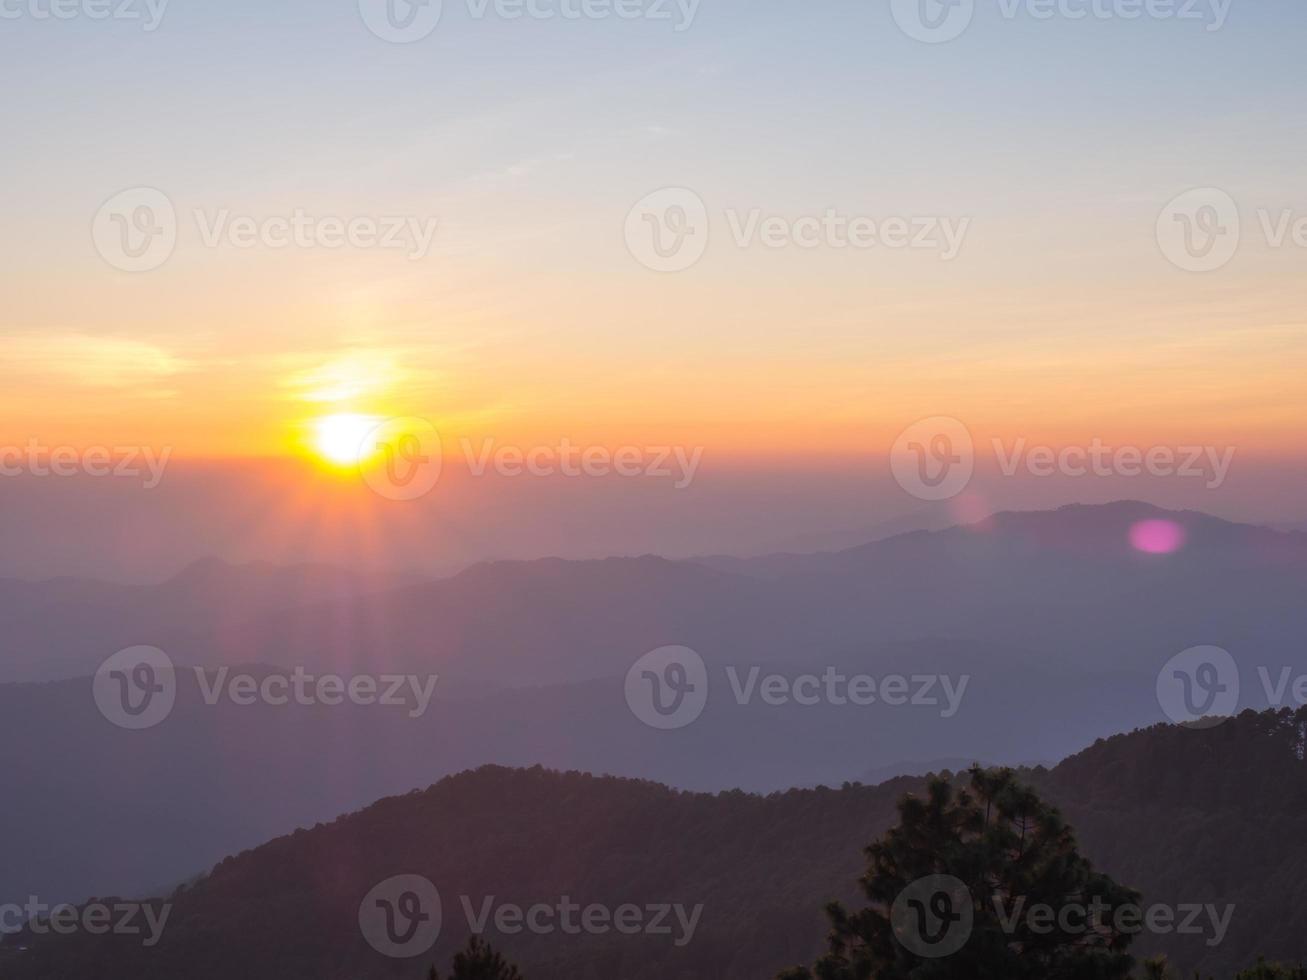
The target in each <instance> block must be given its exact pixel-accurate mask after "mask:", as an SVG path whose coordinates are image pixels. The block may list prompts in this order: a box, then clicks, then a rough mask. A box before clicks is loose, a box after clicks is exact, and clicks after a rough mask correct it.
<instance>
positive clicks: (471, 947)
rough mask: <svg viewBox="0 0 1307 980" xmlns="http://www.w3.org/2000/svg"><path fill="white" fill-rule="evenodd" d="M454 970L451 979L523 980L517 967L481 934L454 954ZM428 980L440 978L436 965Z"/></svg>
mask: <svg viewBox="0 0 1307 980" xmlns="http://www.w3.org/2000/svg"><path fill="white" fill-rule="evenodd" d="M453 971H454V972H453V973H452V974H450V980H523V977H522V974H520V973H519V972H518V971H517V967H515V966H513V965H512V964H511V963H508V962H506V961H505V960H504V958H503V957H502V956H500V955H499V954H498V953H496V952H495V951H494V950H493V949H492V948H491V947H490V946H489V945H488V944H487V943H485V942H483V941H482V940H481V938H480V937H479V936H473V937H472V938H471V939H469V940H468V942H467V948H466V949H464V950H463V951H462V952H461V953H458V954H456V955H455V956H454V966H453ZM428 980H440V974H439V973H438V972H437V971H436V968H435V967H434V966H433V967H432V968H431V973H430V974H429V975H428Z"/></svg>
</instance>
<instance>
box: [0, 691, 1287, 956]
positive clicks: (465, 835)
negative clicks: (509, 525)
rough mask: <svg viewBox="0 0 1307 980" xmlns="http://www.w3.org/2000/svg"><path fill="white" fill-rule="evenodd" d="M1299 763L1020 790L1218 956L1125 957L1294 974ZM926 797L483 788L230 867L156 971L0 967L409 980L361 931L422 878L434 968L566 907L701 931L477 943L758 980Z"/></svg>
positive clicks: (1117, 748) (1185, 754) (173, 937)
mask: <svg viewBox="0 0 1307 980" xmlns="http://www.w3.org/2000/svg"><path fill="white" fill-rule="evenodd" d="M1305 745H1307V712H1304V711H1301V710H1300V711H1297V712H1289V711H1287V710H1286V711H1282V712H1278V713H1269V712H1268V713H1262V714H1257V713H1253V712H1245V713H1243V714H1242V715H1241V716H1239V717H1238V718H1235V719H1231V720H1229V721H1227V722H1225V723H1224V724H1222V725H1220V726H1218V727H1216V728H1212V729H1208V730H1191V729H1185V728H1178V727H1169V726H1155V727H1153V728H1150V729H1147V730H1141V731H1136V732H1134V733H1132V734H1129V735H1121V736H1116V737H1113V738H1110V739H1107V740H1104V741H1101V742H1098V743H1096V744H1095V745H1093V746H1092V747H1091V748H1089V749H1087V750H1086V751H1084V752H1082V753H1079V754H1077V755H1076V756H1074V757H1072V758H1070V759H1068V760H1066V761H1065V762H1063V763H1061V764H1060V765H1058V766H1057V767H1055V768H1054V769H1052V770H1046V769H1036V770H1026V771H1023V772H1022V773H1021V774H1020V775H1021V778H1022V779H1024V780H1026V781H1028V782H1031V783H1032V784H1033V785H1034V786H1035V788H1036V789H1037V790H1038V791H1039V792H1040V793H1041V794H1042V795H1044V796H1045V797H1046V798H1048V799H1050V800H1052V801H1053V802H1054V803H1056V804H1058V805H1060V807H1061V808H1062V809H1063V811H1064V814H1065V815H1066V817H1067V818H1068V819H1069V821H1070V822H1071V824H1072V825H1073V827H1074V828H1076V830H1077V832H1078V836H1079V838H1080V842H1081V847H1082V850H1083V851H1084V852H1085V853H1086V854H1087V856H1089V857H1090V858H1091V859H1092V860H1093V861H1094V863H1095V865H1096V866H1097V867H1099V868H1100V869H1102V870H1104V871H1106V872H1107V873H1109V874H1111V875H1112V876H1113V877H1115V878H1116V879H1117V880H1119V881H1121V882H1123V883H1125V884H1128V885H1130V886H1132V887H1134V888H1137V889H1139V890H1140V891H1141V892H1142V903H1141V904H1142V905H1143V906H1144V907H1150V906H1153V905H1165V906H1168V907H1170V908H1172V909H1178V910H1180V914H1184V910H1185V909H1187V908H1188V907H1189V906H1191V905H1198V906H1203V907H1207V906H1211V907H1212V908H1215V909H1219V910H1220V915H1219V916H1218V917H1219V918H1222V919H1223V920H1224V922H1225V923H1226V927H1225V928H1224V930H1223V931H1221V932H1220V934H1219V941H1217V942H1213V940H1214V939H1217V933H1216V932H1215V931H1214V930H1213V929H1212V928H1211V927H1210V921H1211V920H1210V919H1207V918H1203V919H1201V920H1196V921H1199V922H1200V923H1201V924H1200V926H1199V927H1198V928H1196V929H1195V931H1193V932H1192V933H1189V932H1186V933H1184V934H1179V933H1177V932H1175V931H1174V930H1171V931H1170V932H1169V934H1165V935H1163V934H1154V933H1151V932H1145V934H1144V935H1143V936H1142V937H1141V938H1140V939H1139V941H1138V943H1137V947H1136V951H1137V952H1138V953H1139V954H1140V955H1144V954H1152V953H1158V952H1165V953H1166V954H1168V955H1169V956H1170V958H1171V961H1172V963H1173V964H1176V965H1177V966H1182V967H1184V968H1185V969H1196V970H1201V971H1202V974H1203V975H1204V976H1207V975H1209V974H1212V975H1215V976H1218V977H1223V978H1224V977H1229V976H1232V975H1233V973H1234V972H1235V970H1236V969H1237V968H1241V967H1244V966H1247V965H1249V964H1250V963H1251V962H1252V961H1253V960H1254V959H1255V958H1256V956H1257V954H1259V953H1265V954H1268V955H1270V956H1272V957H1282V958H1286V959H1288V958H1292V957H1294V956H1296V955H1297V954H1299V953H1300V952H1301V935H1302V931H1303V929H1304V928H1305V927H1307V884H1304V882H1307V807H1304V804H1307V780H1305V779H1304V765H1305V763H1304V759H1303V754H1304V746H1305ZM923 785H924V784H923V782H922V780H920V779H914V778H907V777H904V778H900V779H896V780H892V781H890V782H888V783H885V784H883V785H880V786H875V787H868V786H862V785H859V784H847V785H845V786H844V787H843V788H841V789H838V790H836V789H826V788H817V789H809V790H791V791H788V792H785V793H780V794H773V795H770V796H767V797H762V796H757V795H752V794H745V793H739V792H727V793H721V794H716V795H706V794H698V793H685V792H678V791H676V790H673V789H670V788H668V787H665V786H661V785H657V784H654V783H651V782H647V781H636V780H627V779H615V778H601V777H595V776H591V775H584V774H578V773H559V772H554V771H549V770H545V769H541V768H538V767H536V768H532V769H526V770H522V769H516V770H515V769H505V768H501V767H486V768H482V769H479V770H477V771H474V772H466V773H463V774H460V775H457V776H453V777H449V778H446V779H444V780H442V781H441V782H439V783H437V784H436V785H434V786H432V787H430V788H429V789H426V790H423V791H420V792H417V791H415V792H411V793H408V794H405V795H403V796H396V797H392V798H388V799H384V800H382V801H380V802H378V803H376V804H374V805H372V806H370V807H368V808H366V809H364V810H362V811H359V812H357V813H353V814H350V815H348V816H345V817H342V818H340V819H338V820H335V821H333V822H331V823H329V824H321V825H318V826H316V827H314V828H313V829H311V830H305V831H299V832H296V833H294V834H291V835H290V836H286V837H281V838H279V839H277V840H274V841H272V842H270V843H268V844H266V845H264V846H261V847H259V848H257V849H255V850H252V851H249V852H246V853H243V854H240V855H237V856H235V857H232V858H229V859H227V860H224V861H222V862H221V863H220V864H218V866H217V867H216V868H214V869H213V871H212V872H211V873H210V874H208V875H206V876H204V877H203V878H201V879H199V880H198V881H195V882H193V883H191V884H189V885H187V886H184V887H182V888H180V889H178V890H176V892H175V893H173V894H172V895H171V896H168V897H167V898H168V901H169V902H170V903H171V911H170V916H169V919H168V922H167V926H166V928H165V931H164V933H163V938H162V940H161V941H160V942H159V943H158V944H157V945H156V946H154V947H153V948H145V947H144V946H143V945H142V943H141V942H140V940H139V938H134V937H123V936H112V935H111V936H104V937H94V936H88V935H84V934H79V935H74V936H68V937H55V936H46V937H41V936H33V935H30V934H29V935H22V936H18V937H14V938H13V939H11V940H10V941H9V943H7V944H6V946H5V947H3V949H5V950H6V951H7V952H6V953H4V954H3V956H0V964H3V975H4V976H6V977H9V978H13V980H26V978H35V977H42V978H46V977H56V976H58V977H65V976H66V977H73V976H97V977H102V978H105V980H118V978H122V980H128V978H130V980H152V978H160V980H162V978H170V977H174V976H179V975H185V976H188V977H195V978H213V980H217V978H227V977H232V976H241V977H246V978H248V980H264V978H267V980H281V978H283V977H287V976H297V977H300V976H302V977H309V976H313V977H328V978H338V977H339V978H343V977H358V978H382V977H419V976H422V975H424V969H425V965H424V960H422V959H412V960H410V959H403V960H400V959H391V958H388V957H386V956H383V955H381V954H380V953H378V952H377V951H376V950H375V949H374V948H373V947H372V946H370V945H369V943H368V942H367V941H366V939H365V937H364V936H363V934H362V932H361V930H360V927H359V924H358V922H359V908H360V905H361V903H362V902H363V899H364V898H365V897H366V896H369V895H370V894H371V893H372V892H373V890H374V888H375V887H376V886H377V885H378V883H380V882H383V881H385V880H386V879H388V878H391V877H392V876H397V875H417V876H421V877H423V878H425V879H427V880H428V881H429V882H431V883H432V884H433V885H434V886H435V887H436V888H437V890H438V892H439V895H440V903H441V908H442V915H441V928H440V931H439V938H438V940H437V941H436V942H435V944H434V946H432V948H431V949H430V950H429V951H423V957H424V959H426V960H446V959H447V958H448V956H449V955H450V954H451V953H452V952H453V951H454V950H455V949H456V948H458V947H459V946H461V945H462V944H463V942H464V941H465V939H466V938H467V937H468V935H469V934H470V933H471V932H472V931H474V929H478V928H481V927H480V926H478V925H477V922H478V919H479V918H480V916H481V915H482V914H483V913H484V912H485V910H486V909H498V908H500V907H502V906H505V905H508V906H520V907H522V908H530V907H531V906H533V905H541V904H543V905H547V906H555V907H557V906H558V904H559V903H560V902H561V901H563V900H564V899H566V900H568V901H571V902H572V903H574V904H575V905H578V906H581V907H584V906H588V905H594V904H598V905H601V906H604V907H607V908H610V909H615V908H618V907H620V906H623V905H627V906H637V907H639V908H641V909H645V910H647V909H651V908H654V907H661V906H672V907H679V908H681V909H682V910H686V911H687V912H688V910H692V909H698V910H699V911H698V916H697V919H694V920H693V921H694V928H693V929H692V930H688V929H686V928H684V923H685V922H689V921H691V916H690V915H689V914H687V915H686V916H685V917H684V918H683V919H681V920H678V919H676V918H675V916H671V917H669V919H668V922H670V923H672V926H671V928H670V929H668V931H666V932H660V931H656V930H652V929H651V930H649V931H639V932H636V933H633V934H630V935H622V934H617V933H616V932H615V931H614V930H611V929H610V930H598V929H596V930H575V931H564V930H562V929H561V928H549V929H543V930H537V931H533V930H531V929H523V930H522V931H520V932H519V931H515V930H514V929H512V928H510V929H508V930H499V929H498V928H497V927H496V926H495V924H494V921H495V920H494V919H493V916H492V918H491V919H490V920H489V922H490V924H489V925H488V926H486V927H485V931H484V934H485V936H486V938H488V939H489V940H490V941H491V942H492V943H493V944H494V945H495V946H496V947H498V948H501V949H503V950H505V951H506V952H507V953H508V954H509V955H510V958H512V959H514V960H516V961H517V962H519V963H520V964H521V965H522V967H523V970H524V973H525V975H526V976H528V977H530V978H532V980H578V978H579V980H589V978H595V980H598V978H611V977H623V978H632V980H646V978H647V980H653V978H676V980H693V978H720V980H736V978H739V980H743V978H766V977H769V976H772V975H774V974H775V972H776V971H777V970H778V969H780V968H782V967H785V966H787V965H790V964H793V963H795V962H798V961H803V960H810V959H811V958H812V957H813V956H814V955H815V954H816V953H817V952H818V950H819V949H820V948H821V946H822V938H823V933H824V924H823V918H822V916H821V914H820V909H821V906H822V904H823V903H824V902H825V901H827V900H829V899H831V898H841V899H846V900H855V899H856V888H855V880H856V878H857V876H858V874H859V873H860V872H861V870H862V867H863V858H862V856H861V849H862V848H863V846H865V845H866V844H868V843H870V842H871V840H872V839H874V838H875V837H877V836H878V835H879V834H880V833H881V832H883V831H884V830H885V829H887V827H888V826H889V825H890V824H891V822H892V821H893V820H894V819H895V813H894V804H895V802H896V801H897V799H898V798H899V797H901V796H902V795H903V794H905V793H914V792H920V791H921V789H922V787H923ZM161 898H163V896H161ZM105 901H108V900H105ZM540 921H544V920H540ZM551 921H557V920H551ZM577 921H579V920H577ZM644 921H646V922H648V921H649V920H648V919H646V920H644ZM678 922H680V923H681V924H680V925H677V924H676V923H678ZM687 937H688V938H687ZM680 940H685V941H683V942H681V941H680ZM20 945H21V946H24V947H26V948H25V950H24V951H23V952H21V953H20V952H17V947H18V946H20Z"/></svg>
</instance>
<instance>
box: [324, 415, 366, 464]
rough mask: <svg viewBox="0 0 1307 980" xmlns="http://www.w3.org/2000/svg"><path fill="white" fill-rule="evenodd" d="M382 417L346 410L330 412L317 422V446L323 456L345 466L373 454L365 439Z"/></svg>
mask: <svg viewBox="0 0 1307 980" xmlns="http://www.w3.org/2000/svg"><path fill="white" fill-rule="evenodd" d="M380 424H381V419H378V418H374V417H373V416H371V415H355V414H353V413H344V414H340V415H328V416H325V417H324V418H320V419H318V420H317V422H316V423H314V429H315V439H314V445H315V446H316V447H317V450H318V452H319V453H321V454H322V456H323V458H324V459H327V460H328V461H330V462H332V463H338V464H340V465H342V466H345V465H349V464H352V463H357V462H359V461H360V460H361V459H363V458H364V457H366V456H370V455H371V454H372V453H371V447H369V446H367V445H365V440H366V439H367V437H368V433H370V432H371V431H372V430H373V429H375V428H376V427H377V426H378V425H380Z"/></svg>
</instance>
